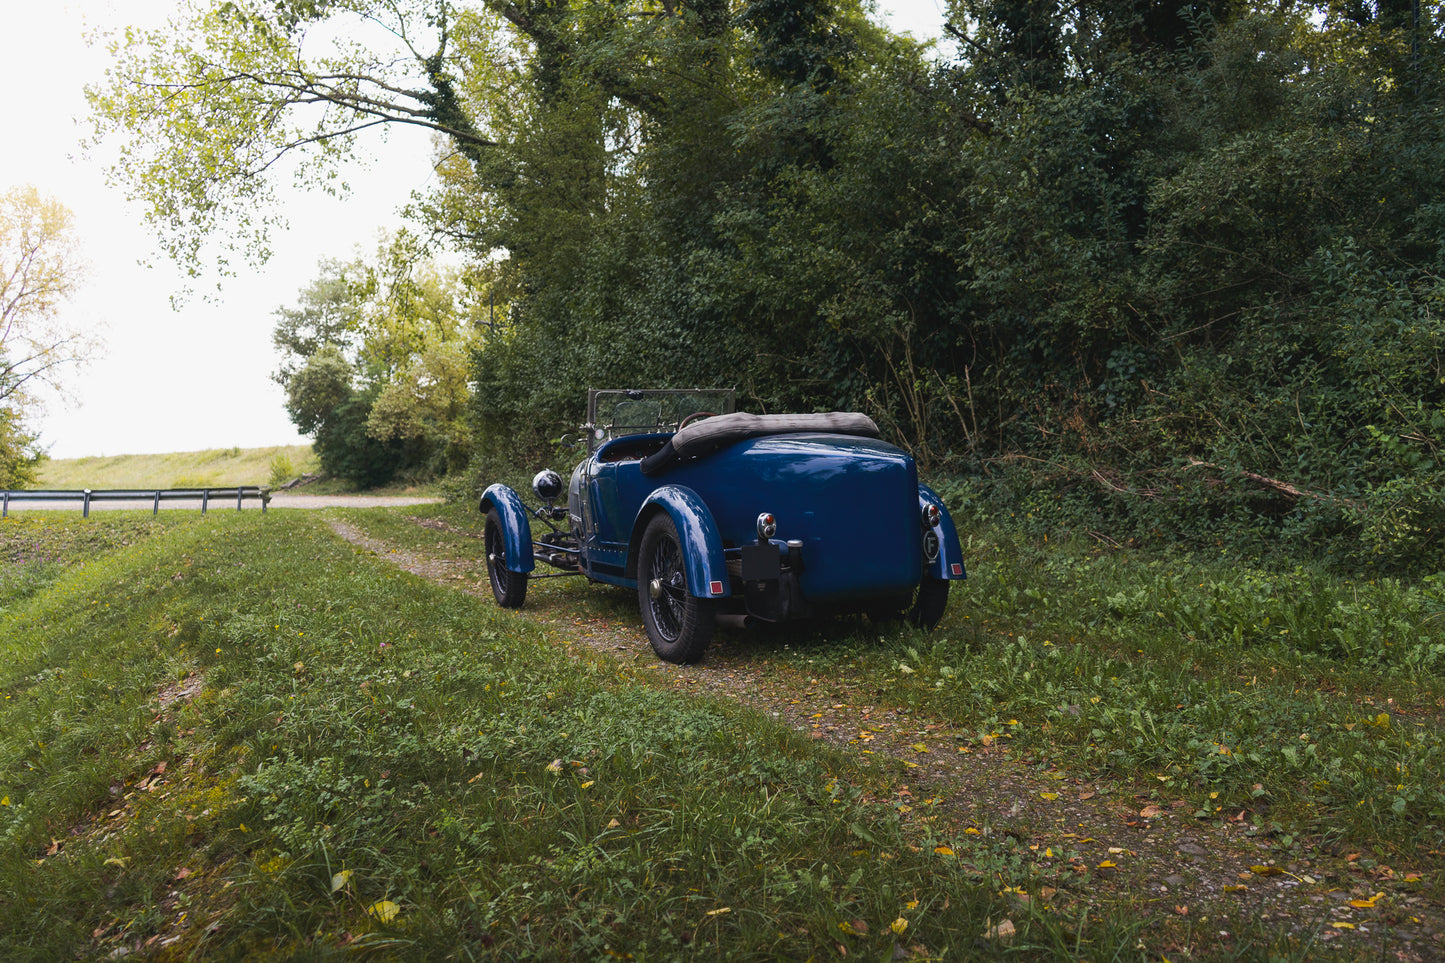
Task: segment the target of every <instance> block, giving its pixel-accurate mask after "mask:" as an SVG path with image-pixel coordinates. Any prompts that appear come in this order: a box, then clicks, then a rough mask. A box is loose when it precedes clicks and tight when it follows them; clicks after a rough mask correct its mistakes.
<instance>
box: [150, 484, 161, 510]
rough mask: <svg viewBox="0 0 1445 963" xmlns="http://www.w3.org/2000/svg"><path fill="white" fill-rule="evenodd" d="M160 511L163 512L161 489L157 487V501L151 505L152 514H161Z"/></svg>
mask: <svg viewBox="0 0 1445 963" xmlns="http://www.w3.org/2000/svg"><path fill="white" fill-rule="evenodd" d="M160 513H161V490H160V489H159V488H157V489H156V502H155V504H154V505H152V506H151V514H152V515H159V514H160Z"/></svg>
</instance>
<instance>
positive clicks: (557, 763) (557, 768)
mask: <svg viewBox="0 0 1445 963" xmlns="http://www.w3.org/2000/svg"><path fill="white" fill-rule="evenodd" d="M547 771H548V772H561V771H562V760H561V759H553V760H552V761H551V762H549V763H547Z"/></svg>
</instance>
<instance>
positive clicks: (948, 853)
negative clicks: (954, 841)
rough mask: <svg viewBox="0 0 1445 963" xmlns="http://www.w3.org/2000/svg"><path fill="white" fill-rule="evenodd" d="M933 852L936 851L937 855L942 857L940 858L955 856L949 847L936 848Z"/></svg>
mask: <svg viewBox="0 0 1445 963" xmlns="http://www.w3.org/2000/svg"><path fill="white" fill-rule="evenodd" d="M933 851H934V852H935V853H937V854H938V855H940V856H952V855H953V850H951V849H949V848H948V847H947V846H935V847H934V848H933Z"/></svg>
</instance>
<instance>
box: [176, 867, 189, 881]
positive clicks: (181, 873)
mask: <svg viewBox="0 0 1445 963" xmlns="http://www.w3.org/2000/svg"><path fill="white" fill-rule="evenodd" d="M190 875H191V871H190V870H189V869H186V867H184V866H182V867H181V868H180V869H178V870H176V879H186V878H187V877H189V876H190Z"/></svg>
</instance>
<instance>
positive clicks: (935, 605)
mask: <svg viewBox="0 0 1445 963" xmlns="http://www.w3.org/2000/svg"><path fill="white" fill-rule="evenodd" d="M946 608H948V580H947V579H941V578H934V577H933V576H931V575H925V576H923V582H922V584H920V585H919V586H918V596H917V598H915V599H914V600H913V608H911V609H909V610H908V622H909V624H910V625H916V626H918V627H919V628H920V629H931V628H933V627H934V626H935V625H937V624H938V623H939V622H941V621H942V620H943V611H944V609H946Z"/></svg>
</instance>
